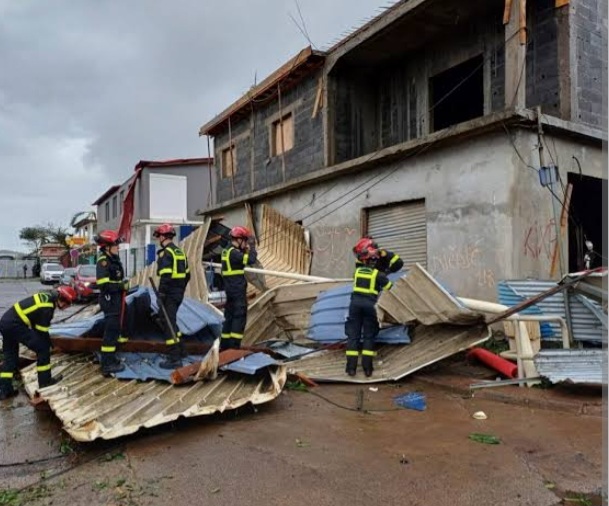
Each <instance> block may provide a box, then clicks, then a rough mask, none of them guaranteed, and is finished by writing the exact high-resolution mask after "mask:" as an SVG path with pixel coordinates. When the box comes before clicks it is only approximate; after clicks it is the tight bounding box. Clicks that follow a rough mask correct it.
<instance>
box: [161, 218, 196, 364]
mask: <svg viewBox="0 0 609 506" xmlns="http://www.w3.org/2000/svg"><path fill="white" fill-rule="evenodd" d="M152 235H153V237H155V238H156V239H158V241H159V245H160V246H161V249H160V250H159V251H158V253H157V261H156V265H157V274H158V275H159V277H160V278H161V281H160V283H159V297H160V298H161V302H162V303H163V305H164V306H165V311H166V312H167V317H168V318H169V322H170V324H171V326H172V328H173V332H172V331H171V329H169V328H166V329H165V332H166V340H165V343H166V344H167V346H168V351H169V352H168V356H167V358H166V359H165V360H164V361H162V362H161V363H160V364H159V367H161V368H162V369H177V368H178V367H181V365H182V360H181V355H183V354H184V343H182V341H181V337H182V333H181V332H180V329H179V328H178V322H177V317H178V309H179V308H180V304H182V301H183V300H184V292H185V291H186V285H188V282H189V281H190V269H189V267H188V259H187V258H186V254H185V253H184V251H182V250H181V249H180V248H178V247H177V246H176V245H175V244H174V243H173V238H174V237H175V236H176V231H175V229H174V228H173V226H172V225H169V224H168V223H164V224H163V225H160V226H158V227H157V228H156V229H155V230H154V233H153V234H152ZM163 323H165V322H164V320H163ZM174 333H175V338H174V337H173V334H174Z"/></svg>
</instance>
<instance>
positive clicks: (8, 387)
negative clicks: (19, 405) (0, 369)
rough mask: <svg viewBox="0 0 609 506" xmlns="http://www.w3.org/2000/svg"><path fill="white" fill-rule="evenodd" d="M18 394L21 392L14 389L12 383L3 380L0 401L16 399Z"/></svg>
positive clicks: (0, 387)
mask: <svg viewBox="0 0 609 506" xmlns="http://www.w3.org/2000/svg"><path fill="white" fill-rule="evenodd" d="M18 393H19V392H17V390H15V389H14V388H13V382H12V381H4V380H2V382H0V401H4V400H6V399H10V398H11V397H15V396H16V395H17V394H18Z"/></svg>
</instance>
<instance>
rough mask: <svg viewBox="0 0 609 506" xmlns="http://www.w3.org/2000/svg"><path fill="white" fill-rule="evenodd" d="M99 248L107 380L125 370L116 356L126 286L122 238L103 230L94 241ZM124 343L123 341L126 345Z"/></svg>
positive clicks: (102, 366) (102, 362) (98, 278)
mask: <svg viewBox="0 0 609 506" xmlns="http://www.w3.org/2000/svg"><path fill="white" fill-rule="evenodd" d="M95 242H96V243H97V244H98V246H99V248H100V254H99V255H98V258H97V269H96V278H97V280H96V283H97V287H98V288H99V305H100V306H101V310H102V311H103V312H104V337H103V339H102V345H101V372H102V374H103V375H104V376H107V375H110V374H112V373H117V372H121V371H123V370H124V369H125V366H124V365H123V364H122V363H121V362H120V360H119V359H118V358H117V356H116V345H117V343H118V342H119V338H120V337H121V336H120V332H121V311H122V309H123V308H122V306H123V304H122V302H123V297H124V295H125V291H126V288H127V287H126V282H125V280H124V279H123V277H124V272H125V271H124V269H123V264H122V263H121V260H120V258H119V256H118V245H119V244H120V242H121V241H120V238H119V237H118V234H117V233H116V232H114V231H113V230H104V231H103V232H100V233H99V235H97V236H96V237H95ZM124 340H125V339H122V340H121V341H124Z"/></svg>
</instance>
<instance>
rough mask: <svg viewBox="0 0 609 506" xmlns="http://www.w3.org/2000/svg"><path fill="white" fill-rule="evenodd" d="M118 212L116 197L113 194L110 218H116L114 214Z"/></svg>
mask: <svg viewBox="0 0 609 506" xmlns="http://www.w3.org/2000/svg"><path fill="white" fill-rule="evenodd" d="M117 213H118V197H117V196H116V195H114V197H112V218H116V214H117Z"/></svg>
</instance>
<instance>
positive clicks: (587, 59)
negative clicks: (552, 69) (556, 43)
mask: <svg viewBox="0 0 609 506" xmlns="http://www.w3.org/2000/svg"><path fill="white" fill-rule="evenodd" d="M572 4H573V5H572V7H571V11H570V24H571V44H572V47H573V52H572V54H574V56H575V58H574V61H573V62H572V68H573V69H574V72H573V73H572V79H573V84H574V89H573V93H574V97H575V100H574V111H573V114H572V116H573V118H572V119H573V121H577V122H581V123H586V124H588V125H593V126H595V127H599V128H602V129H603V130H605V131H606V129H607V111H606V110H603V107H602V103H603V93H605V92H606V89H607V88H606V87H607V52H606V50H607V38H606V36H607V2H606V0H573V2H572Z"/></svg>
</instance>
